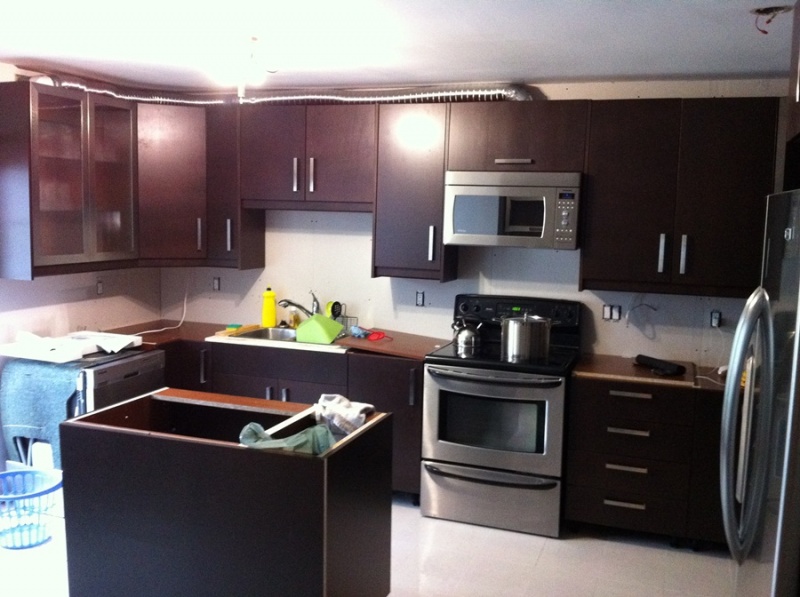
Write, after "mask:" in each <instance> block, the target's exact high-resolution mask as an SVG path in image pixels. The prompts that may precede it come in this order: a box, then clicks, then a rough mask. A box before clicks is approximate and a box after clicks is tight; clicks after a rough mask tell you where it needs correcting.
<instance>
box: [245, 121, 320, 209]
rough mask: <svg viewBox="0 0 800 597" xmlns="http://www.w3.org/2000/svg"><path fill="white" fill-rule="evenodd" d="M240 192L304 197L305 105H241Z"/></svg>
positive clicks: (267, 197)
mask: <svg viewBox="0 0 800 597" xmlns="http://www.w3.org/2000/svg"><path fill="white" fill-rule="evenodd" d="M240 110H241V129H240V151H241V174H240V176H241V185H242V186H241V196H242V199H243V200H254V201H303V200H304V199H305V186H304V184H303V181H304V176H305V154H306V148H305V143H306V108H305V106H261V105H244V106H241V108H240Z"/></svg>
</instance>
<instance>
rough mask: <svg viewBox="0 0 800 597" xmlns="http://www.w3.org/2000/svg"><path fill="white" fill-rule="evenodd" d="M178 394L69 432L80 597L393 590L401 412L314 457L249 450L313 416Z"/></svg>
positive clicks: (83, 420)
mask: <svg viewBox="0 0 800 597" xmlns="http://www.w3.org/2000/svg"><path fill="white" fill-rule="evenodd" d="M169 392H170V393H171V395H169V396H168V395H160V396H147V397H144V398H139V399H137V400H133V401H128V402H125V403H122V404H121V405H118V406H115V407H111V408H108V409H104V410H101V411H95V412H93V413H89V414H87V415H84V416H83V417H78V418H76V419H72V420H70V421H67V422H65V423H64V424H63V425H62V427H61V450H62V452H61V453H62V463H63V468H64V510H65V522H66V535H67V559H68V572H69V589H70V595H171V596H174V597H183V596H186V597H190V596H191V597H204V596H207V597H218V596H219V595H259V596H262V597H270V596H274V597H286V596H287V595H304V596H320V597H322V596H326V597H337V596H339V597H351V596H353V595H360V596H361V595H363V596H365V597H370V596H376V597H377V596H385V595H387V594H388V593H389V590H390V564H391V562H390V560H391V557H390V551H391V505H392V496H391V477H390V473H389V471H390V470H391V463H390V460H391V442H392V418H391V416H390V415H386V414H377V415H376V416H375V417H373V418H372V419H371V420H370V421H369V422H368V423H367V424H366V425H364V426H363V427H362V428H360V429H359V430H357V431H356V432H354V433H353V434H351V435H349V436H348V437H347V438H345V439H343V440H341V441H339V442H337V443H336V444H335V445H334V446H333V447H332V448H330V449H329V450H327V451H326V452H323V453H322V454H321V455H319V456H310V455H305V454H296V453H290V452H284V451H262V450H255V449H251V448H245V447H242V446H240V445H239V443H238V434H239V431H240V430H241V428H242V427H243V426H244V425H246V424H247V423H249V422H253V421H255V422H259V423H260V424H262V425H263V426H264V427H265V428H269V427H271V426H273V425H276V424H280V423H287V422H288V423H290V424H289V425H288V426H287V427H286V428H285V430H284V432H283V433H284V434H285V435H291V434H292V433H295V432H297V431H299V430H301V429H304V428H306V427H308V426H311V425H313V424H314V417H313V414H311V415H308V414H302V413H298V414H297V415H295V413H297V412H298V411H302V410H303V409H302V408H300V409H298V408H294V409H289V408H288V407H289V406H293V405H286V406H285V407H284V408H283V409H278V408H264V407H263V406H259V405H260V404H263V403H262V401H259V400H253V399H247V398H233V397H227V396H214V395H211V399H209V398H207V397H206V398H203V395H202V394H200V393H194V392H180V391H174V390H170V391H169ZM206 396H208V395H206ZM292 415H295V417H296V419H295V420H293V419H291V417H292ZM276 435H280V434H276Z"/></svg>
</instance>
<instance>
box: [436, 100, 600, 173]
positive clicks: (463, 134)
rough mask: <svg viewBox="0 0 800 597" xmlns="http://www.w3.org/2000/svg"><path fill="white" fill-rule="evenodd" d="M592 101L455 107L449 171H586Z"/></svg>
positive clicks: (451, 114) (462, 105) (492, 103)
mask: <svg viewBox="0 0 800 597" xmlns="http://www.w3.org/2000/svg"><path fill="white" fill-rule="evenodd" d="M588 114H589V102H588V101H585V100H567V101H529V102H465V103H454V104H452V106H451V112H450V139H449V141H450V142H449V151H448V162H447V169H448V170H477V171H483V170H511V171H514V170H531V171H540V172H582V171H583V162H584V151H585V148H586V127H587V124H588Z"/></svg>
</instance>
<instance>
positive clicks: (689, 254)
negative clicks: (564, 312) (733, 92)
mask: <svg viewBox="0 0 800 597" xmlns="http://www.w3.org/2000/svg"><path fill="white" fill-rule="evenodd" d="M777 130H778V99H777V98H702V99H684V100H610V101H596V102H592V114H591V126H590V131H589V142H588V151H587V166H586V176H585V185H584V193H583V199H584V201H583V207H584V212H583V215H582V240H581V248H582V249H581V287H582V288H587V289H594V290H622V291H632V292H657V293H670V294H690V295H701V296H731V297H745V296H747V295H748V294H749V293H750V292H751V291H752V289H753V288H754V287H755V286H757V285H758V281H759V276H760V267H761V242H762V236H763V225H764V214H765V201H764V198H765V196H766V195H767V194H769V193H770V192H772V191H773V190H774V180H775V151H776V141H777Z"/></svg>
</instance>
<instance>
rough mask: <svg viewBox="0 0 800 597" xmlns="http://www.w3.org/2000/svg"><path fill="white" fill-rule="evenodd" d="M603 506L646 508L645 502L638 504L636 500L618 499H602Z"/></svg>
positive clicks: (633, 508) (632, 508)
mask: <svg viewBox="0 0 800 597" xmlns="http://www.w3.org/2000/svg"><path fill="white" fill-rule="evenodd" d="M603 505H604V506H612V507H613V508H627V509H628V510H647V504H638V503H636V502H621V501H619V500H603Z"/></svg>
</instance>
